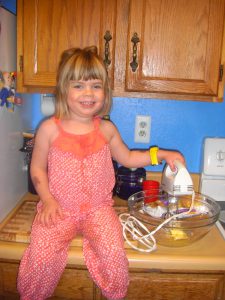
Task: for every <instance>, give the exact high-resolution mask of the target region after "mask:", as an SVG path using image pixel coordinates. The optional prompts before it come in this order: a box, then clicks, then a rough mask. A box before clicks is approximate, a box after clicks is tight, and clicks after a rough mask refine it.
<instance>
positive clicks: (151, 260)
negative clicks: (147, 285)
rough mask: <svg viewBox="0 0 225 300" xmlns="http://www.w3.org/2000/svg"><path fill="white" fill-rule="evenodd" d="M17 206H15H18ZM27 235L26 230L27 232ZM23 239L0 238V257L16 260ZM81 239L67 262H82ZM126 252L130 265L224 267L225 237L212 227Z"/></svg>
mask: <svg viewBox="0 0 225 300" xmlns="http://www.w3.org/2000/svg"><path fill="white" fill-rule="evenodd" d="M37 199H38V197H37V196H36V195H32V194H30V193H28V194H26V195H25V196H24V198H23V199H22V201H21V202H20V203H19V204H18V206H19V205H21V203H22V202H24V201H26V200H34V201H37ZM115 203H116V206H121V207H123V206H127V201H125V200H122V199H119V198H118V197H115ZM18 206H17V207H18ZM15 211H16V208H15V210H14V211H13V212H11V214H10V215H9V216H8V217H7V218H6V220H5V221H4V222H2V223H1V224H0V231H1V228H2V227H4V224H5V223H6V222H7V220H9V219H10V218H12V216H13V215H14V213H15ZM27 236H29V233H28V234H27ZM27 245H28V244H27V242H15V241H9V242H8V241H0V259H12V260H20V259H21V256H22V254H23V252H24V250H25V248H26V247H27ZM81 246H82V238H81V237H80V236H78V237H77V238H75V239H74V240H73V242H72V246H71V247H70V250H69V256H68V264H70V265H73V264H84V261H83V255H82V247H81ZM125 247H126V252H127V256H128V259H129V263H130V267H131V268H150V269H151V268H153V269H161V268H163V269H172V270H173V269H176V270H183V269H186V270H189V269H191V270H225V240H224V239H223V237H222V235H221V234H220V232H219V230H218V229H217V227H216V226H214V228H213V229H212V230H211V231H210V232H209V233H208V234H207V235H206V236H205V237H204V238H203V239H201V240H199V241H197V242H195V243H193V244H192V245H189V246H185V247H174V248H172V247H163V246H160V245H158V248H157V250H156V251H154V252H152V253H141V252H138V251H136V250H133V249H130V248H129V246H128V245H126V243H125Z"/></svg>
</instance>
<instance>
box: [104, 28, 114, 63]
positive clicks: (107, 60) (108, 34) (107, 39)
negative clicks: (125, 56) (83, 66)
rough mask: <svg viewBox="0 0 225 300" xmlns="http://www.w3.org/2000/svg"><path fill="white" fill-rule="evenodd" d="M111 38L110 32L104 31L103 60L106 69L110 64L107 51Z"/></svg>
mask: <svg viewBox="0 0 225 300" xmlns="http://www.w3.org/2000/svg"><path fill="white" fill-rule="evenodd" d="M111 39H112V36H111V34H110V31H108V30H107V31H106V33H105V35H104V40H105V59H104V63H105V65H106V68H108V67H109V65H110V64H111V59H110V58H109V56H110V51H109V41H111Z"/></svg>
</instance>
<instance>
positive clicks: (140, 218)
mask: <svg viewBox="0 0 225 300" xmlns="http://www.w3.org/2000/svg"><path fill="white" fill-rule="evenodd" d="M174 165H175V168H176V170H175V171H172V170H171V169H170V167H169V166H168V165H166V166H165V168H164V171H163V174H162V182H161V188H160V190H159V194H158V196H157V198H156V201H152V202H151V201H150V202H148V203H147V202H146V201H145V200H146V197H148V195H147V194H146V192H145V191H142V192H139V193H136V194H134V195H132V196H130V198H129V199H128V207H129V214H121V215H120V216H119V217H120V221H121V223H122V226H123V236H124V238H125V240H126V242H127V243H128V244H129V245H130V246H131V247H132V248H133V249H136V250H138V251H141V252H151V251H153V250H155V249H156V239H157V242H158V243H159V244H162V245H166V246H175V247H176V246H184V245H188V244H190V243H192V242H194V241H196V240H198V239H200V238H201V237H202V236H204V235H205V234H206V233H207V232H208V231H209V230H210V228H211V227H212V226H213V224H214V223H215V222H216V221H217V219H218V216H219V211H220V209H219V205H218V204H217V203H215V201H214V200H213V199H210V198H209V197H207V198H206V196H204V195H201V194H195V193H194V188H193V182H192V179H191V176H190V174H189V173H188V171H187V169H186V168H185V166H184V165H183V164H182V163H181V162H180V161H177V160H176V161H174ZM154 199H155V195H154ZM156 213H157V214H156Z"/></svg>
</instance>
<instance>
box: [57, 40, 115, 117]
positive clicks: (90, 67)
mask: <svg viewBox="0 0 225 300" xmlns="http://www.w3.org/2000/svg"><path fill="white" fill-rule="evenodd" d="M91 79H100V80H102V82H103V88H104V93H105V101H104V106H103V108H102V109H101V111H99V112H98V115H99V116H104V115H106V114H108V113H109V110H110V108H111V101H112V100H111V90H110V86H109V79H108V74H107V70H106V67H105V65H104V63H103V61H102V59H101V58H100V57H99V55H98V54H97V48H96V47H95V46H91V47H86V48H84V49H80V48H71V49H68V50H66V51H64V52H63V53H62V56H61V60H60V63H59V67H58V73H57V85H56V109H55V116H56V117H57V118H59V119H60V118H64V117H67V116H68V115H69V107H68V104H67V95H68V89H69V84H70V81H71V80H75V81H77V80H91Z"/></svg>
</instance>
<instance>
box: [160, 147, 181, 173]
mask: <svg viewBox="0 0 225 300" xmlns="http://www.w3.org/2000/svg"><path fill="white" fill-rule="evenodd" d="M158 160H159V161H162V160H165V161H166V163H167V164H168V165H169V166H170V169H171V170H172V171H175V170H176V167H175V165H174V161H175V160H179V161H180V162H181V163H182V164H184V165H185V159H184V157H183V155H182V154H181V153H180V152H178V151H170V150H162V149H159V151H158Z"/></svg>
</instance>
